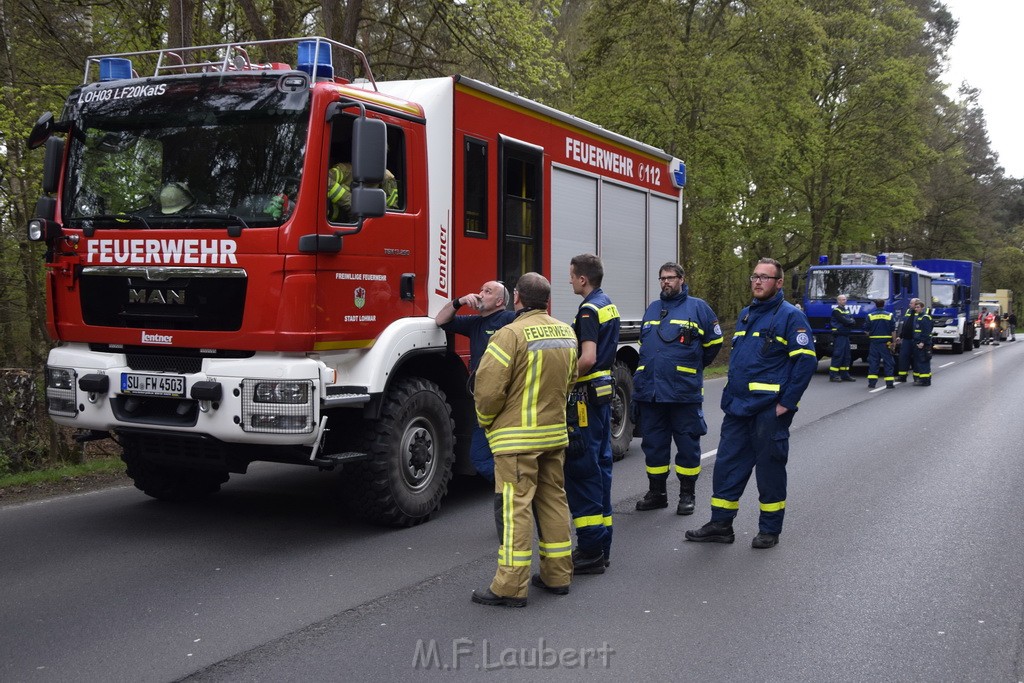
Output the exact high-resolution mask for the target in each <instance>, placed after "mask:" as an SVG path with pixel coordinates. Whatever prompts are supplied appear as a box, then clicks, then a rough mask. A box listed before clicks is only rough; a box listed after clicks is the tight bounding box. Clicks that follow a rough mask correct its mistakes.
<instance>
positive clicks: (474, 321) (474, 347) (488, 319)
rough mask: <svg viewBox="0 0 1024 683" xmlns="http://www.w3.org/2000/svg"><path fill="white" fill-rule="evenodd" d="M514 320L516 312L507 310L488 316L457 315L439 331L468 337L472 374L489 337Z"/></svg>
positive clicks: (489, 339) (485, 348)
mask: <svg viewBox="0 0 1024 683" xmlns="http://www.w3.org/2000/svg"><path fill="white" fill-rule="evenodd" d="M515 319H516V312H515V311H508V310H500V311H495V312H494V313H491V314H490V315H457V316H455V317H454V318H452V319H451V320H449V321H448V322H446V323H445V324H444V325H441V329H442V330H444V331H445V332H455V333H456V334H464V335H466V336H467V337H469V371H470V372H473V371H475V370H476V367H477V366H478V365H480V359H481V358H482V357H483V355H484V351H485V350H487V344H488V343H489V342H490V341H491V335H493V334H494V333H495V332H497V331H498V330H500V329H501V328H503V327H505V325H508V324H509V323H510V322H512V321H513V320H515Z"/></svg>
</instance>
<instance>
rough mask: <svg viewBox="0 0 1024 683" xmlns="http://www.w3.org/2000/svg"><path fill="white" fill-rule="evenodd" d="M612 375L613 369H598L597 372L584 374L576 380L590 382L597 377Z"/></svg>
mask: <svg viewBox="0 0 1024 683" xmlns="http://www.w3.org/2000/svg"><path fill="white" fill-rule="evenodd" d="M611 376H612V371H611V370H598V371H597V372H592V373H590V374H589V375H583V376H582V377H580V378H579V379H577V380H576V381H577V382H589V381H590V380H592V379H597V378H598V377H611Z"/></svg>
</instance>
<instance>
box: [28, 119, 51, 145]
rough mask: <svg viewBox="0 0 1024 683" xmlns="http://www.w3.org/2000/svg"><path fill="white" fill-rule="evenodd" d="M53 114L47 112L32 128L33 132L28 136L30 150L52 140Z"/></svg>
mask: <svg viewBox="0 0 1024 683" xmlns="http://www.w3.org/2000/svg"><path fill="white" fill-rule="evenodd" d="M53 129H54V125H53V114H51V113H50V112H46V113H45V114H43V115H42V116H40V117H39V120H38V121H36V125H34V126H32V132H31V133H29V134H28V139H27V140H26V141H27V142H28V148H29V149H35V148H37V147H39V146H41V145H42V144H43V143H44V142H46V141H47V140H49V139H50V136H51V135H53Z"/></svg>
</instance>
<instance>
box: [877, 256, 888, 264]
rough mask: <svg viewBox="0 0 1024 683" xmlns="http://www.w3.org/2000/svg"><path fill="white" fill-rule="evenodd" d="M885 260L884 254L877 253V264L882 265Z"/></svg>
mask: <svg viewBox="0 0 1024 683" xmlns="http://www.w3.org/2000/svg"><path fill="white" fill-rule="evenodd" d="M885 261H886V259H885V254H879V255H878V260H877V262H878V265H880V266H884V265H885Z"/></svg>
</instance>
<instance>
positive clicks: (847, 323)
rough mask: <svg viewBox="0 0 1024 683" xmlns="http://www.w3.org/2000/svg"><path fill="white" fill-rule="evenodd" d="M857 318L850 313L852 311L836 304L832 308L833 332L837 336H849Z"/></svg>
mask: <svg viewBox="0 0 1024 683" xmlns="http://www.w3.org/2000/svg"><path fill="white" fill-rule="evenodd" d="M856 323H857V319H856V318H854V317H853V316H852V315H850V311H849V310H848V309H847V308H846V307H845V306H843V307H842V308H840V307H839V306H836V307H835V308H833V309H832V332H833V333H834V334H835V335H836V336H837V337H849V336H850V332H851V331H852V330H853V326H854V325H855V324H856Z"/></svg>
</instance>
